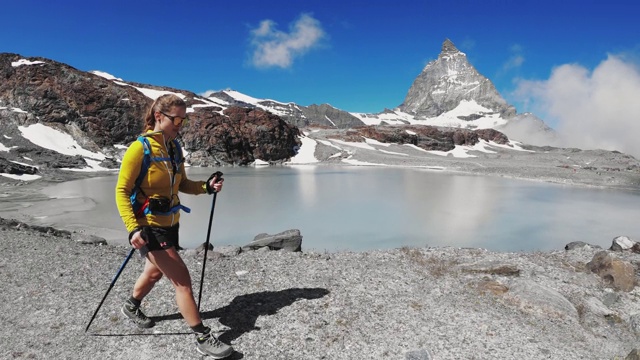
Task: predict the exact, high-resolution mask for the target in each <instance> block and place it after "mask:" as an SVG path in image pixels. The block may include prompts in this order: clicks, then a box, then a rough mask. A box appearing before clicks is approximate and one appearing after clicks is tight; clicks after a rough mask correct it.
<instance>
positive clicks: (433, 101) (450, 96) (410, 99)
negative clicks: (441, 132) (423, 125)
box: [398, 39, 515, 119]
mask: <svg viewBox="0 0 640 360" xmlns="http://www.w3.org/2000/svg"><path fill="white" fill-rule="evenodd" d="M463 101H467V102H470V101H474V102H475V103H477V104H478V105H481V106H482V107H484V108H486V109H488V110H489V111H488V112H485V113H483V114H470V115H471V118H473V117H478V116H484V115H489V114H490V113H496V114H500V116H501V117H503V118H505V119H506V118H510V117H513V116H515V108H514V107H513V106H511V105H509V104H507V102H506V101H505V100H504V99H503V98H502V96H500V94H499V93H498V91H497V90H496V88H495V87H494V86H493V83H491V81H490V80H489V79H487V78H486V77H484V76H482V75H481V74H480V73H479V72H478V71H477V70H476V69H475V68H474V67H473V65H471V64H470V63H469V61H468V60H467V56H466V54H465V53H463V52H461V51H460V50H458V48H456V46H455V45H454V44H453V42H452V41H451V40H449V39H446V40H445V41H444V43H443V44H442V51H441V52H440V55H438V59H436V60H433V61H431V62H429V63H428V64H427V66H425V68H424V69H423V70H422V72H421V73H420V75H418V77H417V78H416V79H415V80H414V82H413V84H412V85H411V88H410V89H409V92H408V93H407V96H406V97H405V99H404V102H403V103H402V105H400V106H399V107H398V109H399V110H401V111H403V112H406V113H408V114H412V115H414V116H416V118H418V119H419V118H423V119H426V118H432V117H437V116H439V115H441V114H443V113H445V112H448V111H451V110H453V109H455V108H456V107H458V105H460V103H461V102H463Z"/></svg>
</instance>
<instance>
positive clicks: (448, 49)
mask: <svg viewBox="0 0 640 360" xmlns="http://www.w3.org/2000/svg"><path fill="white" fill-rule="evenodd" d="M456 54H462V55H465V54H464V53H463V52H461V51H460V50H458V48H457V47H456V46H455V45H454V44H453V42H452V41H451V40H449V39H445V41H444V42H443V43H442V51H441V52H440V56H443V55H456Z"/></svg>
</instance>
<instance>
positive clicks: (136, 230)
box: [129, 226, 142, 245]
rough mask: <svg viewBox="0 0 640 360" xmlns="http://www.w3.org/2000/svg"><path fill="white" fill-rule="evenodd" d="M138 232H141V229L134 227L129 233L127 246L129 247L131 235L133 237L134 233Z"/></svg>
mask: <svg viewBox="0 0 640 360" xmlns="http://www.w3.org/2000/svg"><path fill="white" fill-rule="evenodd" d="M138 231H142V228H141V227H139V226H138V227H136V228H135V229H133V230H131V232H130V233H129V245H131V238H132V237H133V235H135V233H137V232H138Z"/></svg>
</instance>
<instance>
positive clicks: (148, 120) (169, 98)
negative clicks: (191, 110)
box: [142, 94, 187, 132]
mask: <svg viewBox="0 0 640 360" xmlns="http://www.w3.org/2000/svg"><path fill="white" fill-rule="evenodd" d="M174 106H175V107H181V108H186V107H187V103H185V102H184V100H182V99H180V98H179V97H178V96H177V95H175V94H164V95H162V96H160V97H158V98H157V99H156V101H154V102H153V104H152V105H151V106H150V107H149V109H148V110H147V114H146V115H145V116H144V123H143V124H142V125H143V127H144V132H147V131H148V130H153V129H154V128H155V126H156V117H155V113H156V112H157V111H161V112H165V113H166V112H169V111H171V108H172V107H174Z"/></svg>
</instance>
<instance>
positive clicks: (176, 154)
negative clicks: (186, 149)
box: [173, 139, 184, 167]
mask: <svg viewBox="0 0 640 360" xmlns="http://www.w3.org/2000/svg"><path fill="white" fill-rule="evenodd" d="M173 149H174V150H173V161H174V162H175V163H176V165H177V166H178V167H180V164H182V163H183V162H184V156H182V147H180V143H179V142H178V140H177V139H173Z"/></svg>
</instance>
